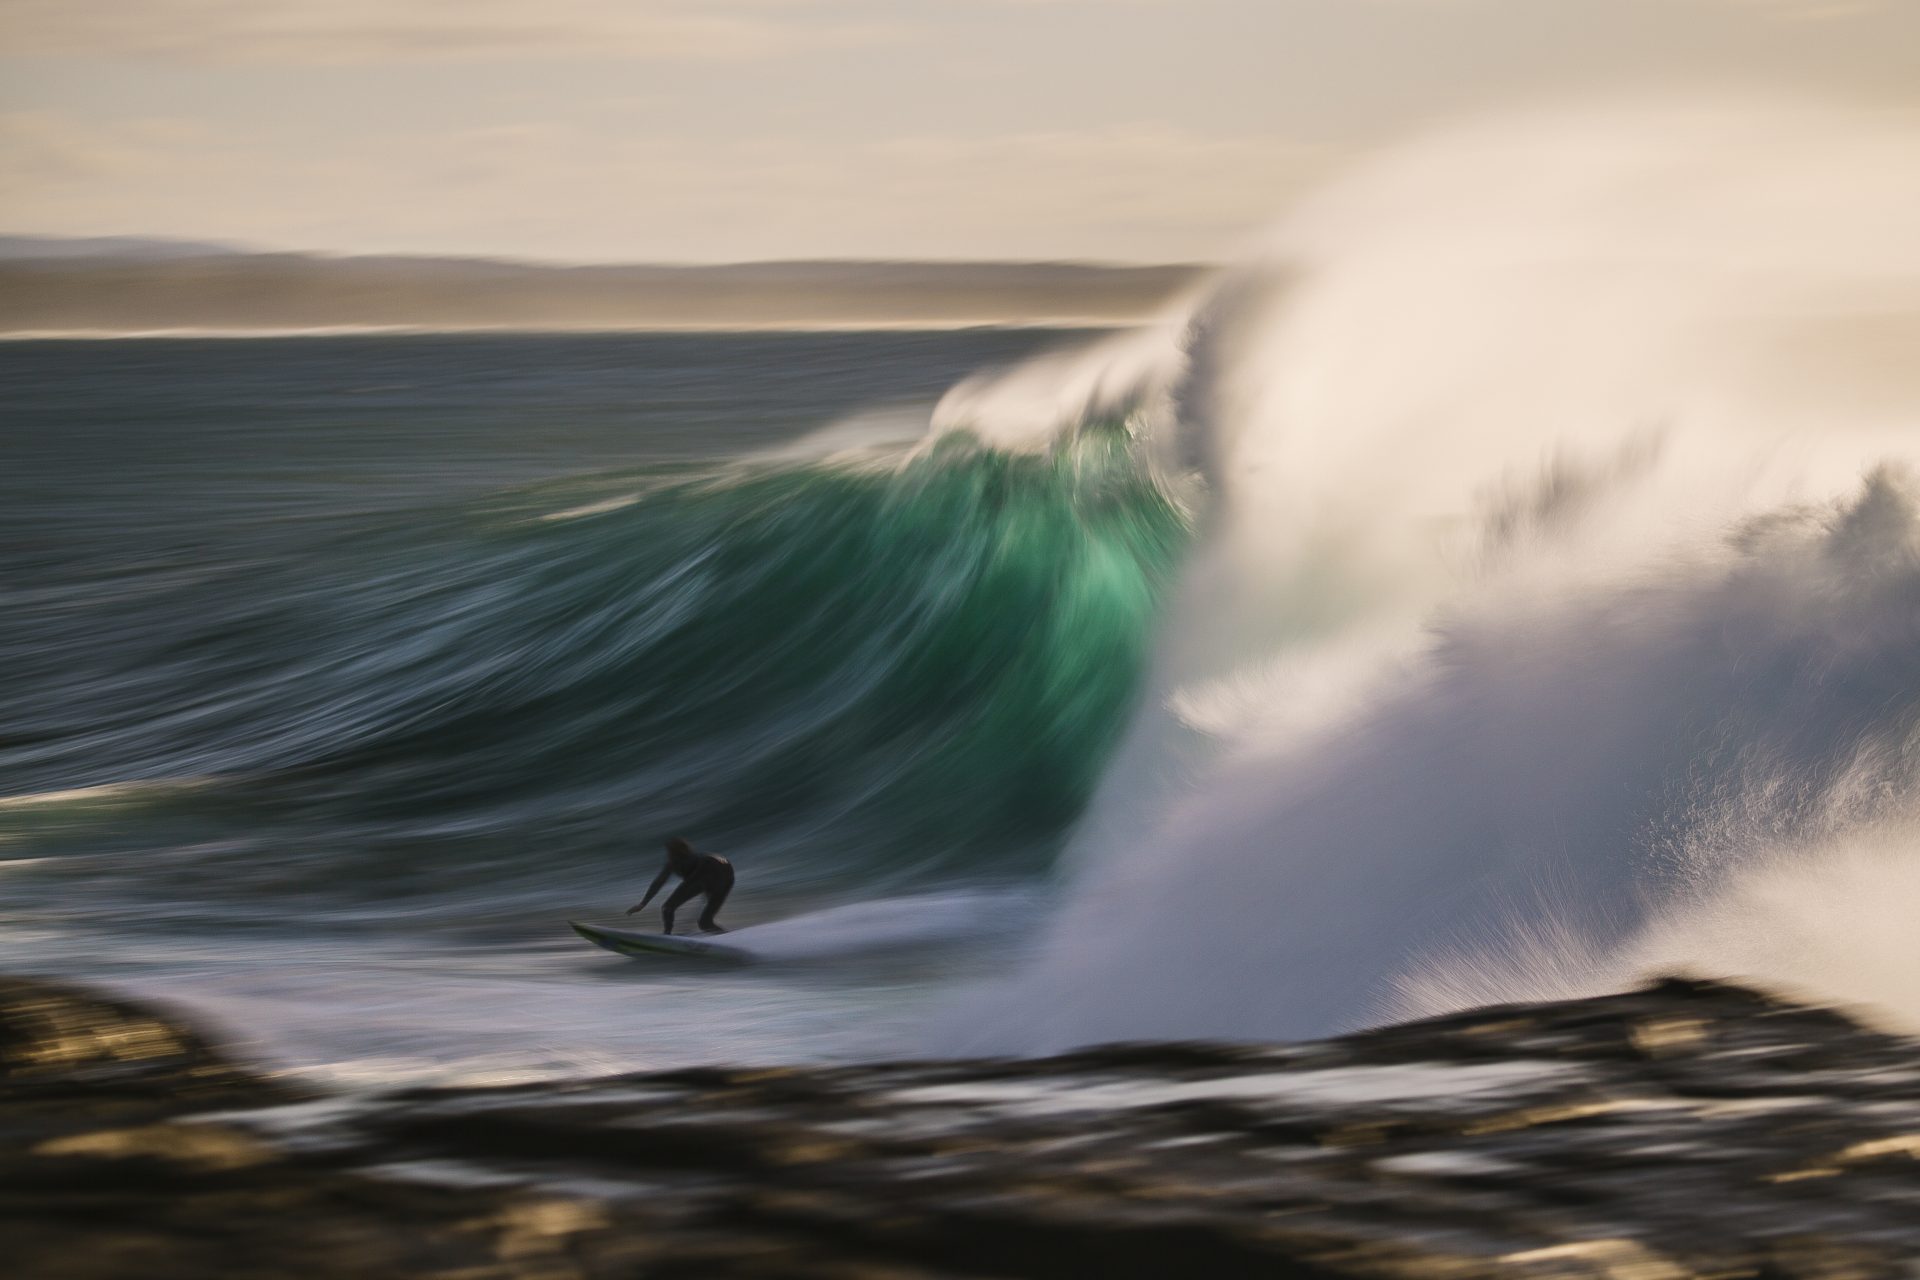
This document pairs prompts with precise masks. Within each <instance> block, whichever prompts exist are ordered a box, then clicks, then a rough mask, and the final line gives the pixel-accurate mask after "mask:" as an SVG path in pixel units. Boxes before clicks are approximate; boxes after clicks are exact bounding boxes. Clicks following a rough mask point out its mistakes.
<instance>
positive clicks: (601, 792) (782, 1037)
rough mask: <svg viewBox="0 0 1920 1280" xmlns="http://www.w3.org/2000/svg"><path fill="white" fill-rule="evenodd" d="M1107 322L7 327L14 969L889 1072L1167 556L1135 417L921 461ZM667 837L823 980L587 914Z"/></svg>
mask: <svg viewBox="0 0 1920 1280" xmlns="http://www.w3.org/2000/svg"><path fill="white" fill-rule="evenodd" d="M1085 336H1086V335H1073V334H1044V333H1038V332H1022V331H963V332H948V333H921V334H905V333H855V334H759V335H703V336H690V335H689V336H672V335H579V336H550V335H549V336H534V335H525V336H353V337H349V336H339V337H314V338H275V339H262V340H125V341H104V342H17V343H9V344H4V345H0V398H4V400H5V402H6V403H7V404H8V406H9V408H8V412H7V419H8V420H7V427H6V432H5V438H4V442H0V590H3V591H4V596H3V598H0V617H3V618H4V623H0V893H4V897H3V898H0V967H6V968H9V969H14V970H26V971H36V972H43V973H53V974H59V975H68V976H73V977H79V978H91V979H97V980H105V981H108V982H112V983H115V984H117V985H120V986H122V987H125V988H130V989H134V990H137V991H139V992H141V993H143V994H147V995H150V996H159V997H162V998H167V999H171V1000H173V1001H175V1002H176V1003H178V1004H180V1005H182V1006H184V1007H187V1008H190V1009H192V1010H195V1011H196V1012H199V1013H201V1014H202V1016H207V1017H211V1018H212V1019H214V1021H215V1023H216V1025H218V1026H220V1027H222V1028H223V1029H224V1030H225V1031H226V1032H227V1033H228V1034H229V1035H230V1036H233V1037H235V1038H237V1039H239V1040H241V1041H242V1042H243V1043H245V1044H246V1045H247V1046H249V1047H250V1048H252V1049H253V1050H254V1051H255V1052H258V1053H261V1054H264V1055H265V1056H267V1057H268V1058H269V1059H271V1060H274V1061H277V1062H281V1063H284V1064H287V1065H290V1066H295V1067H300V1068H306V1069H312V1070H321V1071H325V1072H327V1073H330V1074H333V1075H336V1076H341V1077H345V1078H361V1077H364V1078H368V1079H397V1078H416V1077H422V1076H424V1077H432V1078H439V1077H446V1076H453V1077H458V1078H476V1077H488V1078H498V1077H501V1076H514V1075H524V1074H541V1073H550V1072H569V1071H582V1070H599V1069H612V1068H617V1067H635V1066H646V1065H667V1064H672V1063H683V1062H689V1061H715V1060H758V1061H782V1060H793V1059H800V1058H809V1057H817V1056H822V1055H826V1056H837V1055H847V1054H853V1055H861V1054H869V1053H888V1052H891V1053H902V1052H907V1051H909V1050H911V1049H912V1048H913V1047H914V1043H915V1041H914V1040H913V1038H912V1037H913V1034H914V1028H915V1026H916V1025H917V1022H918V1020H919V1019H920V1018H921V1017H922V1015H923V1011H924V1008H925V1006H926V1005H927V1003H928V1002H929V1001H930V1000H932V999H934V997H935V996H936V995H937V993H939V992H940V991H942V990H943V989H945V988H946V987H948V986H950V985H952V984H954V983H956V982H962V981H966V980H970V979H971V978H972V977H974V976H977V975H978V974H980V973H982V972H984V971H985V970H986V969H990V968H991V967H992V964H993V963H994V961H993V956H994V955H998V954H1004V941H1002V942H1001V944H1000V945H996V946H995V947H994V948H992V949H990V950H989V949H985V948H983V946H982V943H983V942H984V941H986V940H1004V939H1006V938H1007V937H1008V936H1009V935H1010V934H1011V935H1012V936H1014V937H1017V936H1019V934H1020V933H1021V931H1022V930H1023V928H1024V927H1025V925H1026V924H1028V923H1030V922H1031V920H1032V919H1033V917H1034V915H1035V913H1036V912H1037V910H1038V909H1039V904H1040V903H1042V902H1043V901H1044V900H1045V899H1046V897H1047V895H1048V894H1049V892H1050V889H1049V884H1050V878H1051V871H1052V866H1053V861H1054V858H1055V856H1056V854H1057V852H1058V849H1059V846H1060V844H1061V841H1062V838H1063V835H1064V833H1065V831H1066V830H1067V828H1068V826H1069V825H1070V823H1071V822H1072V820H1073V819H1074V817H1075V816H1076V814H1077V813H1078V812H1079V810H1080V808H1081V807H1082V806H1083V804H1084V803H1085V801H1086V798H1087V796H1088V795H1089V794H1090V793H1091V790H1092V788H1093V786H1094V784H1095V782H1096V780H1097V778H1098V776H1099V774H1100V771H1101V768H1102V765H1103V762H1104V760H1105V758H1106V756H1107V755H1108V754H1109V752H1110V751H1111V750H1112V748H1113V746H1114V745H1115V743H1116V741H1117V740H1118V737H1119V734H1120V732H1121V729H1122V727H1123V725H1124V723H1125V719H1126V716H1127V713H1128V709H1129V706H1130V704H1131V701H1132V699H1133V696H1134V691H1135V688H1136V685H1137V677H1138V672H1139V669H1140V667H1141V665H1142V663H1143V661H1144V658H1145V654H1146V650H1147V646H1148V642H1149V636H1150V632H1151V628H1152V626H1153V618H1154V611H1155V602H1156V599H1157V597H1158V595H1159V593H1160V592H1161V590H1162V589H1163V587H1164V586H1165V584H1166V583H1167V582H1168V581H1169V579H1170V578H1171V576H1172V571H1173V568H1174V565H1175V563H1176V561H1177V558H1178V555H1179V552H1180V548H1181V547H1182V545H1183V543H1184V541H1185V537H1186V520H1185V516H1184V514H1183V512H1182V510H1181V508H1180V507H1179V505H1178V504H1177V502H1175V501H1174V499H1173V498H1172V497H1171V496H1170V495H1169V493H1168V492H1167V491H1166V490H1165V489H1164V488H1163V487H1162V485H1161V484H1160V483H1158V482H1157V481H1156V479H1155V478H1154V476H1153V475H1152V474H1151V473H1150V471H1149V470H1148V469H1146V468H1143V467H1141V466H1139V465H1137V464H1136V461H1135V457H1134V452H1133V449H1132V446H1131V443H1130V441H1129V440H1128V439H1127V437H1126V434H1125V431H1124V429H1122V428H1121V427H1119V426H1117V425H1116V426H1115V427H1113V428H1112V429H1111V430H1108V431H1104V432H1100V431H1096V432H1091V433H1089V434H1088V436H1087V438H1086V439H1085V440H1083V441H1081V442H1079V443H1077V444H1076V445H1075V446H1074V447H1072V448H1069V449H1064V450H1060V451H1056V452H1053V453H1050V454H1043V453H1033V452H1028V453H1017V454H1016V453H1008V452H996V451H992V450H989V449H986V448H984V447H981V446H979V445H977V444H974V443H971V442H969V441H966V440H963V439H959V438H955V439H951V440H947V441H943V442H937V443H935V444H932V445H928V444H927V443H926V442H925V439H924V437H925V435H926V431H927V422H928V417H929V412H930V409H931V405H932V403H933V400H934V399H935V398H936V397H937V396H938V395H939V394H940V393H941V392H942V391H944V390H945V388H946V387H947V386H949V385H950V384H951V383H952V382H953V381H955V380H956V379H957V378H959V377H960V376H962V375H964V374H966V373H969V372H972V371H975V370H978V369H980V368H982V367H990V366H994V365H998V364H1005V363H1008V362H1013V361H1018V360H1020V359H1022V358H1025V357H1027V356H1029V355H1031V354H1032V353H1034V352H1035V351H1036V350H1037V349H1039V348H1043V347H1048V346H1056V345H1059V344H1060V343H1062V342H1063V341H1065V342H1072V341H1076V340H1083V339H1084V337H1085ZM673 834H684V835H686V836H688V837H690V838H691V839H693V840H694V841H696V842H697V843H698V844H699V845H700V846H701V847H703V848H709V849H713V850H716V851H720V852H724V853H726V854H727V855H728V856H729V857H731V858H732V859H733V861H734V863H735V866H736V868H737V869H738V873H739V878H740V882H739V887H738V889H737V890H736V891H735V894H734V896H733V899H732V900H731V901H730V902H729V903H728V904H727V908H726V911H725V914H724V917H723V919H724V920H725V922H727V923H728V924H730V925H732V926H733V927H735V928H738V927H741V926H748V925H752V924H755V923H757V922H765V921H769V920H774V919H779V918H786V917H793V916H804V917H808V922H807V923H806V924H805V925H804V926H803V931H804V934H805V939H804V943H805V945H803V946H802V947H801V950H802V951H803V952H805V953H806V954H804V955H802V956H801V957H800V958H799V959H797V960H795V961H794V962H793V963H790V964H783V965H781V966H779V967H777V968H768V969H759V970H751V971H736V972H734V973H730V974H728V973H704V972H690V971H689V970H688V969H687V967H686V966H684V965H672V964H664V965H663V964H659V963H655V964H652V965H648V964H643V963H639V962H635V961H629V960H625V959H622V958H619V957H616V956H613V955H610V954H608V953H605V952H602V951H598V950H595V949H593V948H590V947H588V946H586V945H585V944H584V943H582V942H581V941H580V940H579V939H577V938H575V937H574V936H573V935H572V934H571V932H570V931H569V930H568V929H567V928H566V925H565V921H566V920H567V919H569V918H598V919H603V920H606V919H618V918H619V916H620V913H621V912H622V910H623V909H624V908H625V907H627V906H629V905H631V904H632V903H633V902H635V901H637V900H638V898H639V897H640V894H641V891H642V890H643V888H644V887H645V885H646V883H647V882H648V881H649V880H650V879H651V878H652V876H653V874H654V872H655V870H656V869H657V867H658V865H659V863H660V861H661V857H660V851H659V844H660V841H661V839H662V838H663V837H664V836H667V835H673ZM694 910H697V908H695V909H694ZM849 912H850V913H851V914H849ZM813 913H821V914H818V915H814V914H813ZM645 919H646V921H648V922H650V923H649V924H648V927H657V916H655V915H654V914H653V913H652V912H649V914H648V916H647V917H646V918H645ZM684 927H687V926H686V925H685V924H683V928H684ZM877 938H878V939H883V940H890V941H891V943H892V944H893V945H891V946H888V947H886V948H885V949H884V953H883V954H882V955H880V956H875V955H873V954H871V952H870V951H868V952H865V953H864V954H861V955H848V956H842V955H840V951H841V950H842V947H841V944H842V943H844V944H846V948H847V949H850V950H856V951H858V950H862V949H863V947H865V946H868V945H870V944H872V943H873V941H874V940H875V939H877Z"/></svg>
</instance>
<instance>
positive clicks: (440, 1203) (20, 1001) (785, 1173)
mask: <svg viewBox="0 0 1920 1280" xmlns="http://www.w3.org/2000/svg"><path fill="white" fill-rule="evenodd" d="M0 1186H3V1187H4V1191H5V1195H4V1197H3V1198H0V1233H3V1234H4V1235H5V1237H6V1238H7V1239H8V1240H9V1242H10V1245H11V1257H12V1259H13V1260H14V1262H15V1264H16V1265H24V1266H25V1270H24V1272H23V1274H32V1275H45V1276H75V1277H82V1276H109V1275H113V1276H118V1275H125V1274H134V1273H139V1274H144V1275H153V1276H170V1275H181V1276H185V1275H255V1274H258V1275H280V1274H287V1273H290V1272H293V1273H299V1274H304V1275H332V1274H336V1273H337V1274H341V1275H346V1274H355V1275H368V1274H379V1275H449V1274H452V1275H461V1276H473V1277H482V1276H489V1277H490V1276H500V1277H522V1276H525V1277H533V1276H540V1277H550V1276H551V1277H558V1276H616V1275H621V1276H624V1275H646V1276H664V1277H673V1276H689V1277H692V1276H700V1277H728V1276H816V1277H883V1276H885V1277H915V1276H1060V1275H1088V1276H1103V1277H1135V1276H1138V1277H1147V1276H1156V1277H1157V1276H1165V1275H1173V1274H1182V1273H1189V1272H1195V1271H1198V1272H1203V1273H1208V1272H1210V1273H1212V1274H1213V1275H1214V1276H1239V1275H1259V1276H1304V1277H1405V1276H1415V1275H1418V1276H1436V1275H1439V1276H1451V1277H1463V1278H1471V1277H1480V1276H1513V1277H1545V1276H1592V1277H1619V1278H1622V1280H1625V1278H1629V1277H1631V1278H1635V1280H1663V1278H1665V1277H1676V1278H1677V1277H1686V1276H1726V1277H1731V1276H1753V1277H1796V1276H1804V1277H1832V1278H1834V1280H1838V1278H1839V1277H1873V1276H1881V1275H1887V1276H1894V1275H1903V1276H1909V1277H1910V1276H1912V1275H1913V1274H1914V1268H1915V1267H1916V1266H1917V1265H1920V1044H1916V1042H1914V1041H1911V1040H1906V1039H1901V1038H1898V1037H1893V1036H1887V1035H1883V1034H1879V1033H1876V1032H1873V1031H1870V1030H1866V1029H1864V1028H1862V1027H1860V1026H1858V1025H1856V1024H1854V1023H1853V1022H1851V1021H1849V1020H1847V1019H1846V1018H1844V1017H1842V1016H1840V1015H1838V1014H1836V1013H1833V1012H1831V1011H1826V1010H1819V1009H1810V1008H1806V1007H1802V1006H1798V1005H1793V1004H1788V1003H1784V1002H1780V1001H1777V1000H1773V999H1770V998H1768V997H1766V996H1764V995H1761V994H1759V993H1756V992H1752V991H1747V990H1744V989H1741V988H1738V987H1731V986H1725V985H1720V984H1714V983H1700V982H1678V981H1672V982H1666V983H1662V984H1659V985H1656V986H1654V987H1650V988H1648V989H1646V990H1643V991H1638V992H1631V993H1627V994H1624V995H1619V996H1612V997H1605V998H1601V999H1595V1000H1586V1001H1573V1002H1566V1003H1560V1004H1547V1005H1535V1006H1525V1007H1520V1006H1515V1007H1509V1008H1501V1009H1485V1010H1478V1011H1475V1012H1471V1013H1465V1014H1460V1015H1456V1016H1453V1017H1448V1018H1442V1019H1437V1020H1433V1021H1429V1022H1423V1023H1417V1024H1410V1025H1406V1026H1399V1027H1391V1028H1385V1029H1382V1030H1379V1031H1373V1032H1369V1033H1366V1034H1362V1035H1357V1036H1351V1037H1347V1038H1345V1039H1341V1040H1335V1041H1327V1042H1322V1043H1318V1044H1308V1045H1293V1046H1272V1047H1251V1046H1233V1045H1202V1044H1177V1045H1152V1044H1142V1045H1118V1046H1111V1047H1108V1048H1103V1049H1096V1050H1091V1051H1087V1052H1083V1053H1076V1054H1071V1055H1068V1056H1065V1057H1059V1058H1053V1059H1049V1060H1044V1061H1011V1060H992V1061H972V1062H925V1063H899V1064H880V1065H866V1066H847V1067H820V1068H795V1069H784V1070H738V1071H735V1070H728V1069H725V1068H719V1067H714V1068H703V1069H700V1070H697V1071H679V1072H668V1073H658V1074H652V1075H635V1076H625V1077H617V1078H608V1079H600V1080H591V1081H566V1082H553V1083H549V1084H543V1085H534V1086H520V1087H514V1088H505V1089H437V1090H436V1089H428V1090H420V1089H415V1090H407V1091H401V1092H394V1093H388V1094H383V1095H374V1096H365V1095H355V1096H340V1097H324V1096H320V1095H317V1094H301V1093H297V1092H294V1091H291V1090H288V1089H286V1088H285V1087H284V1086H281V1085H278V1084H276V1083H274V1082H271V1081H266V1080H262V1079H259V1078H256V1077H255V1076H253V1075H251V1074H249V1073H248V1072H247V1071H246V1070H245V1069H244V1068H242V1067H241V1066H239V1065H237V1064H235V1063H233V1062H232V1061H230V1060H229V1059H228V1058H226V1057H225V1056H224V1055H223V1054H221V1052H220V1051H219V1050H218V1048H217V1047H215V1046H213V1045H212V1044H210V1043H209V1042H207V1041H206V1040H205V1039H203V1038H201V1037H199V1036H197V1035H196V1034H194V1033H193V1032H192V1031H191V1030H189V1029H187V1028H185V1027H184V1026H181V1025H180V1024H178V1023H177V1022H175V1021H173V1020H170V1019H168V1018H165V1017H164V1016H162V1015H158V1014H156V1013H154V1012H152V1011H149V1010H145V1009H142V1008H140V1007H138V1006H135V1005H131V1004H127V1003H124V1002H120V1001H114V1000H108V999H105V998H101V997H95V996H91V995H88V994H85V993H81V992H77V991H73V990H70V989H65V988H57V987H52V986H45V985H42V984H38V983H31V982H25V981H19V980H14V981H7V982H3V983H0Z"/></svg>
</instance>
